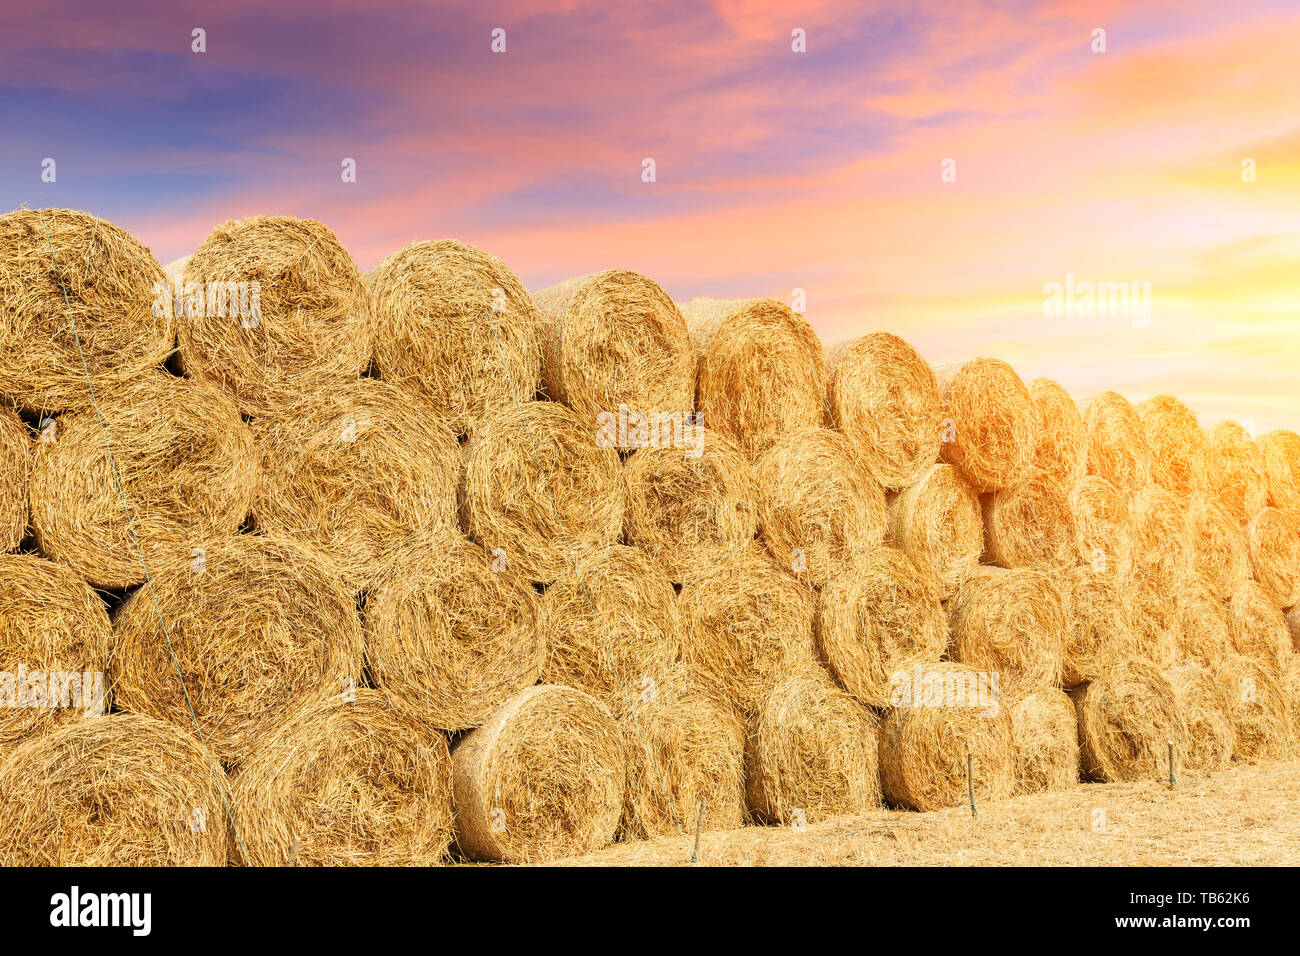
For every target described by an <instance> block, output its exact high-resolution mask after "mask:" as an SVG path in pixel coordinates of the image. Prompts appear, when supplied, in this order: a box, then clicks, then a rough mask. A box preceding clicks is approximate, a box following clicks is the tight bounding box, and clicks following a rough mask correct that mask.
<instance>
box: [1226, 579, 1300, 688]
mask: <svg viewBox="0 0 1300 956" xmlns="http://www.w3.org/2000/svg"><path fill="white" fill-rule="evenodd" d="M1228 646H1229V647H1230V648H1231V650H1232V651H1233V653H1236V654H1241V655H1244V656H1246V657H1253V658H1255V660H1257V661H1259V662H1260V663H1261V664H1263V665H1264V666H1265V667H1266V668H1267V669H1268V671H1269V672H1270V673H1271V674H1273V675H1274V676H1276V675H1279V674H1281V673H1282V669H1283V667H1284V666H1285V664H1286V661H1287V658H1289V657H1290V656H1291V634H1290V631H1289V630H1288V628H1287V624H1286V618H1285V617H1283V615H1282V612H1281V611H1280V610H1279V609H1278V607H1277V605H1276V604H1274V603H1273V601H1272V599H1271V598H1270V597H1269V595H1268V593H1267V592H1266V591H1265V590H1264V589H1263V588H1261V587H1260V586H1259V585H1258V584H1257V583H1255V582H1254V581H1242V582H1241V584H1239V585H1238V586H1237V590H1235V591H1233V592H1232V597H1231V598H1229V600H1228Z"/></svg>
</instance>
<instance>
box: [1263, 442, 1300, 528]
mask: <svg viewBox="0 0 1300 956" xmlns="http://www.w3.org/2000/svg"><path fill="white" fill-rule="evenodd" d="M1259 447H1260V452H1261V453H1262V455H1263V459H1264V472H1265V474H1267V475H1268V500H1269V504H1271V505H1272V506H1273V507H1275V508H1281V509H1282V510H1284V511H1290V512H1292V513H1296V514H1300V435H1297V434H1296V433H1295V432H1293V431H1287V430H1285V429H1278V430H1276V431H1271V432H1268V433H1267V434H1265V435H1263V436H1261V437H1260V439H1259Z"/></svg>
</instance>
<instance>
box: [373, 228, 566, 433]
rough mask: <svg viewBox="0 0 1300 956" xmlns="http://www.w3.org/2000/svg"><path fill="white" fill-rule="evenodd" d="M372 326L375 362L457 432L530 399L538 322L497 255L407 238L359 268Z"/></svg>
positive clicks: (538, 368) (537, 361)
mask: <svg viewBox="0 0 1300 956" xmlns="http://www.w3.org/2000/svg"><path fill="white" fill-rule="evenodd" d="M366 281H367V283H368V285H369V287H370V289H371V291H372V292H373V293H374V297H375V311H376V314H377V317H378V320H379V330H378V332H377V334H376V336H375V365H376V367H377V368H378V370H379V375H380V377H381V378H383V379H385V380H386V381H389V382H392V383H394V384H396V385H402V386H405V387H406V388H408V389H409V390H411V391H415V392H421V393H423V394H424V395H425V397H426V398H427V399H428V401H429V402H430V404H431V405H432V406H433V408H434V410H435V411H436V412H437V413H438V414H439V415H441V416H442V417H443V418H444V420H446V422H447V424H448V425H449V426H450V427H451V429H452V431H454V432H456V433H457V434H458V435H464V434H470V433H472V432H473V431H474V430H475V428H476V426H477V425H478V424H479V423H480V422H482V421H483V420H485V419H488V418H491V417H493V416H494V415H496V414H497V413H499V412H501V411H505V410H508V409H513V408H514V407H515V406H516V405H518V404H519V403H520V402H527V401H530V400H531V399H532V398H533V396H534V394H535V393H536V391H537V386H538V383H539V382H540V380H541V372H542V342H543V336H544V334H545V329H544V325H543V321H542V316H541V313H539V312H538V311H537V307H536V306H535V305H534V304H533V300H532V297H531V296H530V295H529V294H528V290H527V289H525V288H524V285H523V283H522V282H520V281H519V278H518V277H517V276H516V275H515V274H514V272H512V271H511V270H510V267H509V266H507V265H506V264H505V263H504V262H502V261H501V260H500V259H498V258H496V257H495V256H491V255H489V254H488V253H486V252H484V251H483V250H482V249H477V248H475V247H474V246H470V245H466V244H465V243H463V242H457V241H456V240H454V239H440V240H438V241H436V242H434V241H427V240H426V241H421V242H414V243H412V244H411V245H409V246H406V247H405V248H404V249H400V250H398V251H397V252H395V253H393V254H392V255H390V256H389V257H388V258H387V259H385V260H384V261H383V262H381V263H379V265H377V266H376V267H375V268H374V269H372V270H371V271H370V272H369V273H367V274H366Z"/></svg>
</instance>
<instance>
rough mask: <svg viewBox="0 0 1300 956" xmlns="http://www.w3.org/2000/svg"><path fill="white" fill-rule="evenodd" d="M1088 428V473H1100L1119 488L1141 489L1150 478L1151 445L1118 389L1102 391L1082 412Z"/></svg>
mask: <svg viewBox="0 0 1300 956" xmlns="http://www.w3.org/2000/svg"><path fill="white" fill-rule="evenodd" d="M1083 424H1084V428H1086V429H1087V432H1088V474H1090V475H1100V476H1101V477H1103V478H1105V479H1106V480H1107V481H1109V482H1110V483H1111V484H1112V485H1114V486H1115V487H1116V488H1118V489H1119V490H1120V491H1123V492H1128V493H1130V494H1132V493H1133V492H1136V491H1139V490H1141V489H1142V488H1143V487H1144V486H1145V485H1146V484H1147V483H1149V482H1150V480H1151V448H1150V446H1149V445H1148V444H1147V437H1146V432H1145V431H1144V430H1143V427H1142V419H1141V418H1140V417H1139V416H1138V413H1137V410H1136V409H1135V408H1134V407H1133V406H1132V405H1131V404H1130V403H1129V400H1128V399H1127V398H1125V397H1124V396H1123V395H1121V394H1119V393H1118V392H1102V393H1101V394H1100V395H1097V396H1096V397H1094V398H1093V399H1092V400H1091V401H1090V402H1088V405H1087V408H1085V409H1084V414H1083Z"/></svg>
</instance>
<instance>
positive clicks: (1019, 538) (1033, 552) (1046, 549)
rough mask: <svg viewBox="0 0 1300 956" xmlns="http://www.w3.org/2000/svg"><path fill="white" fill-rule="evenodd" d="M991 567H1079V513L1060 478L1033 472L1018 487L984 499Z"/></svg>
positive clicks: (986, 549) (987, 558)
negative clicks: (1077, 524) (1077, 528)
mask: <svg viewBox="0 0 1300 956" xmlns="http://www.w3.org/2000/svg"><path fill="white" fill-rule="evenodd" d="M981 505H982V508H983V516H984V556H983V560H984V562H985V563H986V564H995V565H997V566H998V567H1003V568H1030V567H1039V568H1048V569H1052V570H1057V569H1061V568H1066V567H1069V566H1071V565H1073V564H1074V562H1075V557H1076V555H1075V528H1074V514H1073V512H1072V511H1071V510H1070V500H1069V492H1068V489H1067V488H1066V486H1065V485H1064V484H1063V483H1062V482H1061V481H1060V480H1058V479H1057V478H1055V477H1053V476H1052V475H1051V474H1049V473H1048V472H1045V471H1039V470H1037V469H1031V470H1030V471H1029V472H1028V473H1027V474H1026V475H1025V476H1024V477H1023V478H1021V479H1020V480H1019V481H1017V482H1016V483H1015V484H1013V485H1010V486H1008V487H1006V488H1001V489H999V490H997V491H992V492H989V493H988V494H986V495H984V496H983V497H982V498H981Z"/></svg>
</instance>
